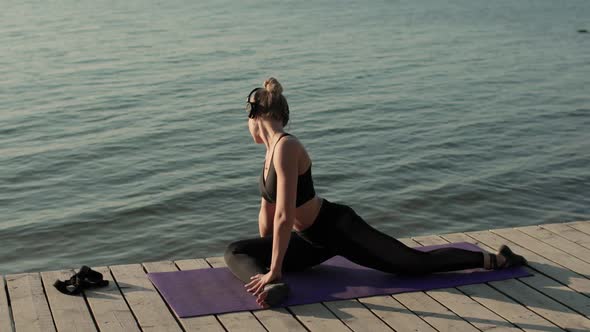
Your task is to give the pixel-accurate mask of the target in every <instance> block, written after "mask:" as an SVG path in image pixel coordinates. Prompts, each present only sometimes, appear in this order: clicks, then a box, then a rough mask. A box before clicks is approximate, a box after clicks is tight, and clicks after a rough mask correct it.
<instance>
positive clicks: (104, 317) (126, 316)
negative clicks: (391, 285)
mask: <svg viewBox="0 0 590 332" xmlns="http://www.w3.org/2000/svg"><path fill="white" fill-rule="evenodd" d="M92 269H93V270H95V271H97V272H100V273H102V276H103V279H104V280H108V281H109V284H108V285H107V286H105V287H100V288H89V289H86V290H84V295H85V296H86V301H87V302H88V305H89V307H90V311H91V312H92V315H93V316H94V320H95V321H96V324H97V325H98V329H99V330H100V331H101V332H107V331H108V332H126V331H139V326H138V325H137V321H136V320H135V317H133V314H132V313H131V309H129V307H128V306H127V303H126V302H125V300H124V299H123V294H121V291H120V290H119V287H118V286H117V283H116V282H115V281H114V279H113V276H112V275H111V271H110V270H109V268H108V267H106V266H98V267H93V268H92ZM78 271H79V270H76V272H78Z"/></svg>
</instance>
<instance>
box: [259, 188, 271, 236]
mask: <svg viewBox="0 0 590 332" xmlns="http://www.w3.org/2000/svg"><path fill="white" fill-rule="evenodd" d="M274 215H275V204H273V203H269V202H267V201H266V200H265V199H264V198H261V201H260V213H258V229H259V231H260V237H265V236H269V235H272V228H273V227H272V226H273V218H274Z"/></svg>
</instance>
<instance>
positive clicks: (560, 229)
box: [540, 224, 590, 248]
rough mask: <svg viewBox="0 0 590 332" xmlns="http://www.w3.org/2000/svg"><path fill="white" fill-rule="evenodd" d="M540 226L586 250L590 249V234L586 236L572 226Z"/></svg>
mask: <svg viewBox="0 0 590 332" xmlns="http://www.w3.org/2000/svg"><path fill="white" fill-rule="evenodd" d="M540 226H541V227H543V228H544V229H546V230H548V231H551V232H553V233H555V234H557V235H559V236H561V237H564V238H566V239H568V240H570V241H572V242H574V243H576V244H579V245H581V246H583V247H585V248H590V234H586V233H584V232H582V231H580V230H578V229H575V228H573V227H571V226H570V225H567V224H548V225H540Z"/></svg>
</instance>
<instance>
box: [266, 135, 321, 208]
mask: <svg viewBox="0 0 590 332" xmlns="http://www.w3.org/2000/svg"><path fill="white" fill-rule="evenodd" d="M287 135H290V134H287V133H284V134H283V135H281V137H279V139H277V143H278V142H279V141H280V140H281V138H283V137H284V136H287ZM277 143H275V145H274V147H276V146H277ZM274 147H273V150H272V153H271V157H270V166H269V169H268V176H267V178H266V181H265V180H264V166H263V167H262V174H260V179H259V180H258V189H259V190H260V194H261V196H262V197H263V198H264V199H265V200H266V201H267V202H269V203H274V202H275V201H276V200H277V174H276V172H275V168H274V166H273V162H272V157H273V155H274V152H275V150H274ZM314 197H315V189H314V188H313V179H312V178H311V165H309V168H308V169H307V171H306V172H305V173H303V174H301V175H299V176H298V177H297V201H296V202H295V206H296V207H299V206H301V205H303V204H304V203H305V202H307V201H309V200H310V199H312V198H314Z"/></svg>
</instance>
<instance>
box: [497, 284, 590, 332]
mask: <svg viewBox="0 0 590 332" xmlns="http://www.w3.org/2000/svg"><path fill="white" fill-rule="evenodd" d="M490 284H491V285H492V286H493V287H495V288H496V289H498V290H500V291H501V292H503V293H505V294H508V295H509V296H510V297H512V298H513V299H515V300H516V301H518V302H520V303H522V304H523V305H525V306H526V307H527V308H529V309H531V310H532V311H534V312H536V313H537V314H539V315H540V316H542V317H544V318H545V319H547V320H549V321H551V322H552V323H554V324H555V325H557V326H559V327H561V328H563V329H565V330H568V331H590V319H588V318H586V317H584V316H582V315H580V314H578V313H576V312H574V311H573V310H571V309H569V308H568V307H566V306H564V305H563V304H560V303H559V302H557V301H555V300H553V299H551V298H550V297H548V296H546V295H544V294H542V293H541V292H539V291H537V290H535V289H533V288H531V287H528V286H526V287H523V284H522V283H521V282H520V281H518V280H516V279H509V280H503V281H494V282H491V283H490ZM517 287H519V291H518V292H514V289H515V288H517Z"/></svg>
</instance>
